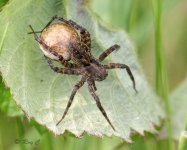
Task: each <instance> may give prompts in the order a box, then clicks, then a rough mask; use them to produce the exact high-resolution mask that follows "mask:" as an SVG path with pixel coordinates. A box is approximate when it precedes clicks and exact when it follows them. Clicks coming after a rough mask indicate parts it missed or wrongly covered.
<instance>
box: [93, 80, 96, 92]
mask: <svg viewBox="0 0 187 150" xmlns="http://www.w3.org/2000/svg"><path fill="white" fill-rule="evenodd" d="M93 89H94V90H95V91H97V87H96V86H95V81H93Z"/></svg>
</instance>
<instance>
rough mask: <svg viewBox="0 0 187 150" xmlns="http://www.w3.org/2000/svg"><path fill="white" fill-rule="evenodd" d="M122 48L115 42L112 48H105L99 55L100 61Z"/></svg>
mask: <svg viewBox="0 0 187 150" xmlns="http://www.w3.org/2000/svg"><path fill="white" fill-rule="evenodd" d="M119 48H120V46H119V45H117V44H115V45H113V46H111V47H110V48H108V49H107V50H105V51H104V52H103V53H102V54H101V55H100V56H99V61H100V62H101V61H103V60H104V59H105V58H106V57H107V56H108V55H110V54H111V53H112V52H113V51H115V50H118V49H119Z"/></svg>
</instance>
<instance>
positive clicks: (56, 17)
mask: <svg viewBox="0 0 187 150" xmlns="http://www.w3.org/2000/svg"><path fill="white" fill-rule="evenodd" d="M55 19H58V16H53V17H52V18H51V20H50V21H49V22H48V23H47V24H46V26H45V27H44V28H43V29H42V30H41V31H32V32H29V33H28V34H33V33H34V34H35V33H41V32H43V30H45V28H47V27H48V26H49V25H50V24H51V23H52V22H53V21H54V20H55ZM63 22H65V21H63ZM66 23H67V21H66Z"/></svg>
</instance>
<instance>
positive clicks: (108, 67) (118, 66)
mask: <svg viewBox="0 0 187 150" xmlns="http://www.w3.org/2000/svg"><path fill="white" fill-rule="evenodd" d="M103 66H104V68H105V69H115V68H121V69H126V70H127V73H128V75H129V77H130V78H131V80H132V82H133V88H134V90H135V91H136V93H138V91H137V90H136V83H135V80H134V76H133V74H132V72H131V70H130V68H129V66H127V65H125V64H119V63H110V64H107V65H103Z"/></svg>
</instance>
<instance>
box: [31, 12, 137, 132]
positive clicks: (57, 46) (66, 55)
mask: <svg viewBox="0 0 187 150" xmlns="http://www.w3.org/2000/svg"><path fill="white" fill-rule="evenodd" d="M54 20H57V21H58V23H53V24H52V22H53V21H54ZM30 28H31V30H32V32H30V33H29V34H34V37H35V40H36V41H37V42H38V44H39V45H40V48H41V49H42V51H43V53H44V56H45V58H46V59H47V62H48V64H49V66H50V67H51V69H52V70H53V71H54V72H57V73H62V74H68V75H82V78H81V80H80V81H78V82H77V83H76V84H75V85H74V88H73V90H72V93H71V96H70V98H69V101H68V103H67V106H66V109H65V111H64V113H63V115H62V117H61V119H60V120H59V121H58V122H57V124H56V125H58V124H59V123H60V122H61V121H62V120H63V119H64V118H65V116H66V114H67V112H68V110H69V108H70V106H71V104H72V102H73V99H74V96H75V94H76V92H77V91H78V89H79V88H81V87H82V86H83V84H84V83H85V82H87V84H88V90H89V92H90V94H91V96H92V97H93V98H94V100H95V102H96V105H97V107H98V108H99V110H100V111H101V113H102V114H103V116H104V117H105V119H106V120H107V122H108V123H109V125H110V126H111V127H112V129H113V130H114V131H115V128H114V126H113V125H112V123H111V121H110V119H109V118H108V116H107V113H106V112H105V110H104V108H103V106H102V105H101V102H100V100H99V97H98V96H97V95H96V90H97V88H96V86H95V81H102V80H104V79H105V78H106V77H107V76H108V73H107V69H115V68H121V69H126V71H127V73H128V75H129V76H130V79H131V80H132V83H133V88H134V90H135V91H136V92H137V90H136V87H135V80H134V77H133V74H132V73H131V70H130V68H129V67H128V66H127V65H125V64H119V63H109V64H102V63H101V62H102V61H103V60H104V59H105V58H106V57H107V56H108V55H109V54H111V53H112V52H113V51H115V50H118V49H119V48H120V46H119V45H117V44H115V45H113V46H111V47H110V48H108V49H107V50H105V51H104V52H103V53H102V54H101V55H100V56H99V58H98V59H96V58H94V57H93V55H92V54H91V39H90V33H89V32H88V31H87V30H86V29H85V28H84V27H82V26H80V25H78V24H77V23H76V22H74V21H72V20H65V19H63V18H62V17H59V16H53V17H52V19H51V20H50V21H49V22H48V23H47V25H46V26H45V27H44V28H43V30H41V31H34V30H33V28H32V26H31V25H30ZM36 33H41V34H40V36H38V35H37V34H36ZM51 43H52V44H51ZM52 60H56V61H58V62H60V63H61V64H63V65H64V67H63V68H59V67H55V66H54V64H53V62H52Z"/></svg>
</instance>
